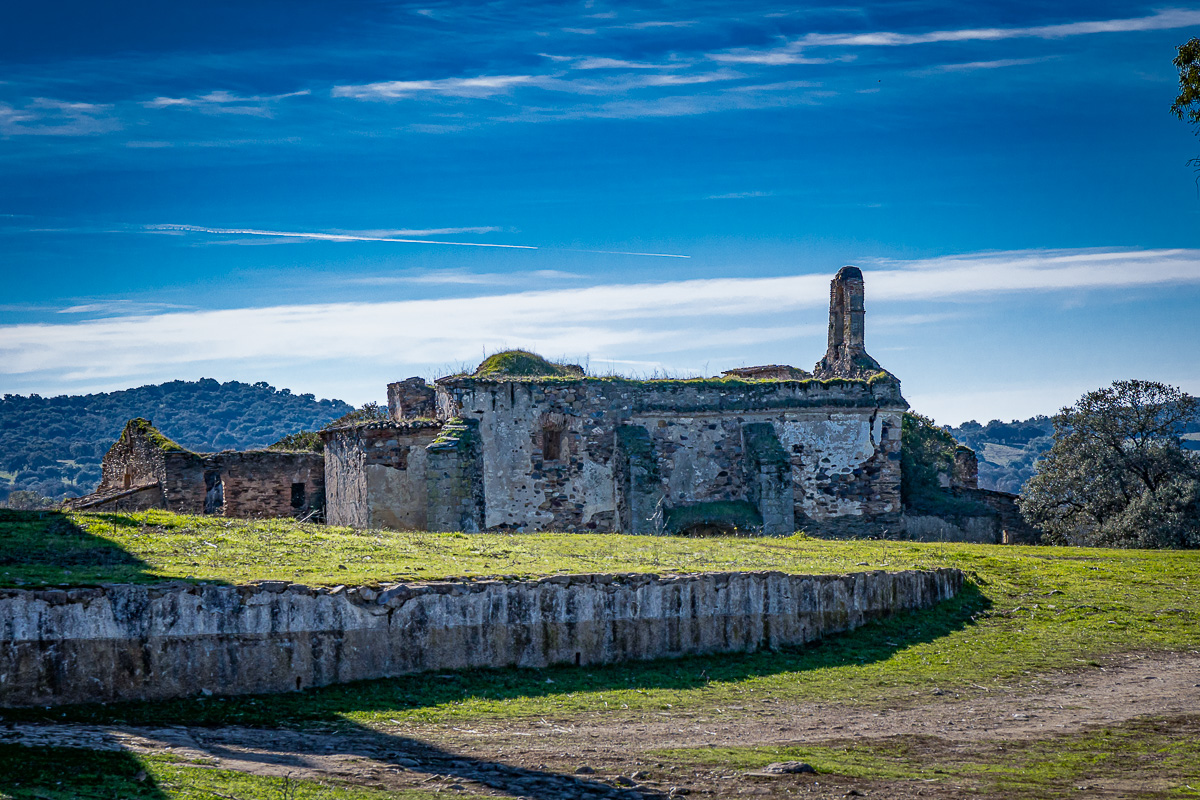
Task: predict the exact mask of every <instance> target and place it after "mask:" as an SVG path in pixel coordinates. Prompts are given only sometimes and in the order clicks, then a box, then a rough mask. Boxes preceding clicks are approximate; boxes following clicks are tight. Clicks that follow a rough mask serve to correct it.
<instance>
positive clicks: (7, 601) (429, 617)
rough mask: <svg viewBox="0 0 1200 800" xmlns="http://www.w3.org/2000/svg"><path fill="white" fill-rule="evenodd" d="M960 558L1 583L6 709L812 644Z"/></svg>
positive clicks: (948, 581) (908, 600)
mask: <svg viewBox="0 0 1200 800" xmlns="http://www.w3.org/2000/svg"><path fill="white" fill-rule="evenodd" d="M962 580H963V576H962V573H961V572H960V571H958V570H955V569H939V570H932V571H917V570H910V571H904V572H881V571H877V572H861V573H854V574H850V575H787V574H784V573H780V572H752V573H706V574H697V575H680V576H663V577H659V576H656V575H645V574H615V575H556V576H552V577H548V578H543V579H541V580H538V581H520V582H502V581H490V580H489V581H447V582H439V583H426V584H398V585H394V586H388V587H384V588H382V589H381V588H375V587H357V588H351V589H347V588H346V587H341V586H339V587H335V588H332V589H326V588H320V589H313V588H310V587H307V586H300V585H297V584H288V583H286V582H284V581H273V582H263V583H258V584H254V585H249V586H221V585H187V584H167V585H162V586H131V585H112V586H104V587H100V588H88V589H84V588H80V589H69V590H57V589H51V590H36V591H33V590H21V589H5V590H0V706H5V707H12V706H24V705H55V704H62V703H80V702H96V701H123V700H142V699H164V698H173V697H185V696H189V695H194V694H196V693H199V692H214V693H221V694H242V693H254V692H280V691H289V690H295V689H300V688H305V687H310V686H323V685H327V684H331V683H339V682H345V681H355V680H365V679H373V678H385V677H389V676H395V675H403V674H406V673H412V672H419V671H423V670H442V669H466V668H472V667H541V666H546V665H550V664H579V665H588V664H603V663H612V662H617V661H624V660H631V659H652V658H663V657H676V656H684V655H689V654H699V653H727V652H750V651H754V650H758V649H760V648H777V647H785V646H794V645H802V644H804V643H806V642H810V641H813V640H814V639H817V638H819V637H821V636H824V635H826V634H831V633H837V632H841V631H847V630H851V629H853V628H856V627H859V626H860V625H863V624H865V623H867V622H869V621H871V620H874V619H878V618H881V617H885V616H888V615H890V614H894V613H899V612H903V611H912V610H917V609H922V608H928V607H930V606H932V605H934V604H936V603H938V602H940V601H942V600H946V599H948V598H950V597H953V596H954V595H955V594H956V593H957V592H958V591H959V590H960V589H961V587H962Z"/></svg>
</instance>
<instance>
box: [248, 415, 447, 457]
mask: <svg viewBox="0 0 1200 800" xmlns="http://www.w3.org/2000/svg"><path fill="white" fill-rule="evenodd" d="M444 424H445V423H444V422H442V421H441V420H436V419H422V418H416V417H414V418H412V419H405V420H404V421H397V420H394V419H388V420H378V421H375V422H360V423H357V424H351V425H338V426H337V427H331V428H322V429H321V430H319V431H317V435H319V436H320V437H321V438H322V439H325V438H326V436H325V434H327V433H345V432H346V431H382V430H395V431H421V430H436V429H438V428H440V427H442V425H444ZM271 452H279V451H271Z"/></svg>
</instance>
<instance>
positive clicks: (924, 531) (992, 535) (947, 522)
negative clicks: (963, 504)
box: [904, 514, 1002, 544]
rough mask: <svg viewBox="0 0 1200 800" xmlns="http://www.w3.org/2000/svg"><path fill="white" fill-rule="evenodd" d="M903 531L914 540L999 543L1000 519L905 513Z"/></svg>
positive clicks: (1000, 537)
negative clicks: (956, 517)
mask: <svg viewBox="0 0 1200 800" xmlns="http://www.w3.org/2000/svg"><path fill="white" fill-rule="evenodd" d="M904 532H905V538H907V539H910V540H912V541H914V542H971V543H973V544H1000V543H1001V540H1002V536H1001V528H1000V520H999V518H998V517H995V516H978V517H963V518H962V519H945V518H943V517H932V516H923V515H919V516H914V515H910V514H906V515H905V516H904Z"/></svg>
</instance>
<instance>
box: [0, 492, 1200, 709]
mask: <svg viewBox="0 0 1200 800" xmlns="http://www.w3.org/2000/svg"><path fill="white" fill-rule="evenodd" d="M76 516H80V515H76ZM217 527H218V526H216V525H214V526H213V529H210V530H206V531H204V532H202V533H200V532H197V534H189V535H187V536H185V537H182V538H193V537H195V539H198V538H200V537H201V536H204V537H207V536H209V535H211V534H212V533H213V532H215V529H216V528H217ZM118 530H119V531H121V532H122V533H126V532H134V533H135V532H136V530H137V529H136V528H132V529H125V528H119V529H118ZM310 530H311V531H313V532H314V533H315V532H316V531H317V528H315V527H313V528H311V529H310ZM175 534H176V535H179V534H180V532H179V531H175ZM126 535H127V534H126ZM356 536H357V537H358V538H359V539H360V540H362V543H363V544H364V545H369V546H370V549H369V550H368V549H365V548H364V549H362V550H358V552H359V553H362V552H372V553H374V555H375V557H376V559H377V561H374V562H371V563H372V564H374V566H373V567H371V569H373V570H374V574H375V575H376V576H380V577H382V576H385V575H387V574H388V573H389V572H391V571H392V570H394V569H396V567H397V566H398V564H397V562H396V561H391V562H389V561H388V559H389V558H392V555H391V554H392V553H394V552H396V551H397V550H399V551H401V552H402V554H403V555H402V558H403V561H404V562H406V565H405V566H404V567H403V568H405V569H410V568H412V569H414V570H415V569H416V568H417V567H418V566H425V565H426V564H425V563H424V562H422V560H421V559H422V554H423V553H428V562H429V563H430V564H431V565H432V566H433V567H434V568H435V570H438V571H441V573H442V574H462V573H463V572H466V571H474V570H478V569H480V568H483V565H485V564H486V565H489V566H488V567H486V568H485V569H486V570H487V571H488V572H492V571H495V572H511V573H520V574H524V575H530V574H538V573H541V572H547V571H558V570H560V569H561V570H567V571H572V572H594V571H635V570H636V571H653V572H659V573H665V572H671V571H696V570H725V569H746V570H768V569H777V570H782V571H785V572H791V573H801V574H803V573H822V572H836V573H846V572H854V571H857V570H872V569H890V570H897V569H909V568H923V569H929V568H934V567H957V568H959V569H962V570H964V571H965V572H966V573H967V575H968V576H969V578H970V580H969V581H968V582H967V584H966V585H965V586H964V588H963V591H962V593H961V594H960V595H959V596H958V597H956V598H953V599H951V600H948V601H945V602H943V603H939V604H938V605H937V606H936V607H934V608H931V609H928V610H926V611H921V612H918V613H913V614H900V615H897V616H894V617H890V618H887V619H884V620H881V621H879V622H877V623H872V624H870V625H867V626H865V627H862V628H859V629H858V630H856V631H853V632H852V633H849V634H845V635H838V636H830V637H828V638H826V639H824V640H821V641H819V642H814V643H812V644H809V645H807V646H805V647H803V648H796V649H791V650H784V651H770V650H764V651H761V652H757V653H738V654H731V655H715V656H704V657H693V658H686V659H667V660H662V661H653V662H642V663H626V664H613V665H608V666H595V667H586V668H582V669H581V668H579V667H576V666H574V665H564V666H560V667H552V668H546V669H506V670H480V669H473V670H464V671H460V672H448V671H439V672H436V673H427V674H416V675H409V676H404V677H400V678H395V679H390V680H380V681H370V682H362V683H354V684H345V685H340V686H328V687H325V688H320V689H310V690H306V691H304V692H289V693H285V694H279V695H265V696H259V697H245V696H242V697H226V698H203V697H196V698H192V699H187V700H175V701H154V702H146V703H126V704H109V705H99V704H97V705H90V706H69V707H60V708H55V709H52V710H48V709H45V708H36V707H35V708H25V709H5V710H4V718H5V721H6V722H19V721H57V722H83V723H89V724H104V725H110V724H119V725H178V724H183V723H184V721H186V723H189V724H193V725H248V726H261V727H275V726H294V725H305V726H315V725H321V726H324V725H330V724H333V725H343V726H345V727H347V728H351V729H355V730H358V729H360V726H370V727H375V728H381V729H385V730H400V731H404V730H405V729H406V727H407V726H409V725H412V724H417V723H435V724H437V723H447V722H460V721H465V720H479V719H487V718H503V719H506V720H511V719H513V718H530V719H535V720H536V719H539V718H550V719H553V718H555V717H556V716H558V718H561V715H566V714H582V713H589V714H594V713H600V714H603V713H607V712H615V713H623V712H625V710H626V709H627V710H628V713H629V714H639V713H644V712H654V711H658V710H661V709H663V708H664V707H665V706H668V705H670V706H673V708H674V709H675V711H676V712H678V713H684V714H688V713H692V712H701V713H703V714H704V715H705V716H709V715H711V714H714V713H717V714H720V713H722V712H721V711H720V709H729V708H730V707H731V706H733V707H740V708H743V709H745V710H744V711H742V712H730V713H741V714H743V715H755V714H756V713H758V712H759V711H768V710H770V709H772V708H773V706H771V705H769V704H770V703H773V702H783V703H789V702H791V703H812V702H814V701H817V702H820V701H826V700H828V701H831V702H840V703H847V704H853V705H855V706H859V707H861V706H864V705H865V706H868V707H879V708H896V707H898V706H900V705H905V704H908V703H911V702H912V698H913V695H914V694H915V693H918V692H919V693H921V694H923V695H927V694H928V693H929V692H931V691H932V690H933V689H934V688H937V689H938V690H939V692H944V693H945V694H946V695H948V696H952V695H956V694H960V695H962V696H966V697H971V696H979V695H990V694H991V693H997V694H1001V695H1003V694H1006V693H1011V692H1014V691H1022V690H1023V687H1028V688H1029V689H1031V690H1033V691H1041V690H1042V689H1044V686H1045V684H1044V683H1040V676H1041V675H1042V674H1044V673H1046V672H1049V671H1054V670H1081V669H1088V668H1089V667H1096V666H1099V662H1100V661H1101V660H1102V659H1107V658H1110V657H1114V656H1117V655H1119V654H1122V653H1138V654H1145V653H1152V652H1156V651H1170V652H1187V651H1193V650H1197V649H1200V584H1198V583H1197V578H1196V576H1197V575H1198V574H1200V552H1196V551H1173V550H1160V551H1135V550H1104V549H1095V548H1088V549H1079V548H1045V547H1019V546H1011V545H1010V546H1003V545H970V544H949V543H946V544H942V543H939V544H922V543H915V542H888V541H863V540H857V541H832V540H817V539H808V538H805V537H801V536H794V537H788V538H772V539H753V538H751V539H746V538H741V539H733V538H717V539H688V538H682V537H671V536H595V535H589V534H565V535H552V534H524V535H521V534H518V535H508V534H488V535H486V536H480V535H475V536H464V535H461V534H457V535H456V534H419V535H415V534H414V535H403V534H398V535H395V536H394V537H387V538H377V534H375V533H373V532H370V533H359V534H356ZM162 538H167V537H162ZM126 540H127V541H133V537H131V536H130V537H128V538H127V539H126ZM210 541H213V542H214V543H215V544H218V545H219V546H220V547H221V549H222V550H227V549H228V544H227V543H226V542H225V541H224V540H222V541H217V540H211V539H210ZM300 544H301V538H300V537H295V538H292V539H280V538H276V537H272V538H271V539H269V540H265V541H260V542H259V546H260V548H261V549H264V550H266V551H268V553H269V557H268V558H269V560H272V561H274V560H276V559H277V558H278V557H279V556H280V555H281V554H284V553H287V552H288V551H289V550H290V549H292V548H294V547H299V546H300ZM200 547H203V545H202V544H201V545H200ZM198 549H199V548H198ZM208 549H210V550H211V548H208ZM214 552H217V551H214ZM346 552H347V551H345V550H342V551H340V552H335V551H334V550H333V549H332V548H330V547H328V545H327V546H326V549H325V550H324V551H322V550H310V551H308V552H298V553H295V554H294V555H289V556H286V560H287V561H288V562H289V563H290V564H292V565H297V566H303V565H304V564H305V563H306V560H307V559H311V558H312V557H322V556H324V557H332V558H341V557H344V554H345V553H346ZM143 553H145V551H144V550H143ZM221 557H222V558H226V559H228V558H229V556H228V555H224V556H221ZM453 559H458V561H454V560H453ZM264 560H268V559H264ZM334 563H335V564H336V563H338V562H334ZM347 563H349V562H347ZM350 566H351V568H352V570H353V571H352V572H351V573H350V576H349V577H347V578H345V580H344V581H342V582H345V583H347V584H350V583H358V582H361V581H362V579H363V578H364V577H365V576H364V572H363V564H361V563H350ZM5 569H7V567H6V568H5ZM355 572H357V574H355ZM336 574H337V573H336V572H331V573H330V575H331V577H332V576H333V575H336ZM341 574H342V575H346V574H347V573H346V572H342V573H341ZM433 574H435V572H434V571H433V570H431V571H430V573H429V575H433ZM285 576H289V577H302V578H305V579H308V578H309V575H306V574H304V573H300V574H297V573H296V572H295V571H294V570H292V571H288V570H280V571H278V572H276V573H273V574H271V575H269V577H279V578H283V577H285ZM264 577H267V576H264ZM310 582H312V581H310Z"/></svg>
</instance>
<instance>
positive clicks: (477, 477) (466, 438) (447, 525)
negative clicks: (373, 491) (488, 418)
mask: <svg viewBox="0 0 1200 800" xmlns="http://www.w3.org/2000/svg"><path fill="white" fill-rule="evenodd" d="M480 444H481V442H480V435H479V423H478V422H477V421H475V420H452V421H450V422H448V423H446V425H444V426H443V427H442V430H441V432H440V433H439V435H438V438H437V439H435V440H434V441H433V442H432V443H431V444H430V445H429V446H428V447H427V448H426V459H427V466H426V475H427V477H426V492H427V494H426V502H427V509H428V510H427V512H426V516H427V522H428V529H429V530H431V531H466V532H468V533H475V532H478V531H480V530H483V515H484V503H483V491H484V490H483V466H482V461H483V457H482V450H481V447H480Z"/></svg>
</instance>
